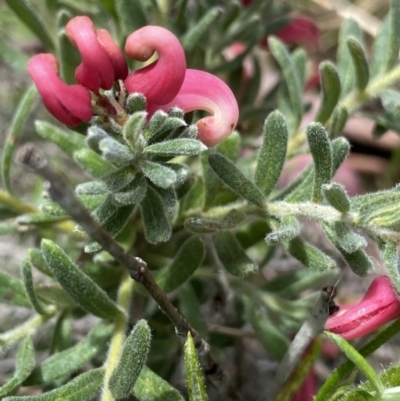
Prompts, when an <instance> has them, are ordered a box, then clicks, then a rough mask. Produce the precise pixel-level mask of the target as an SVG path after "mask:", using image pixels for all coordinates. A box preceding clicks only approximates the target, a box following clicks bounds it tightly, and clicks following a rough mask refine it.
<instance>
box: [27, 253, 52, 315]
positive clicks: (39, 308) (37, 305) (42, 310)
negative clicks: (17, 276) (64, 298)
mask: <svg viewBox="0 0 400 401" xmlns="http://www.w3.org/2000/svg"><path fill="white" fill-rule="evenodd" d="M22 279H23V281H24V285H25V290H26V293H27V294H28V297H29V299H30V301H31V304H32V306H33V309H35V311H36V312H37V313H38V314H39V315H45V314H46V313H47V312H46V307H45V306H44V305H42V304H41V302H40V301H39V300H38V298H37V296H36V291H35V288H34V287H33V277H32V266H31V262H30V260H29V259H28V258H26V259H24V260H23V261H22Z"/></svg>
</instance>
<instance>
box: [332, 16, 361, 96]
mask: <svg viewBox="0 0 400 401" xmlns="http://www.w3.org/2000/svg"><path fill="white" fill-rule="evenodd" d="M349 37H354V38H355V39H358V40H359V41H360V43H362V31H361V28H360V27H359V25H358V24H357V22H356V21H355V20H353V19H346V20H344V22H343V24H342V27H341V28H340V32H339V47H338V54H337V59H338V72H339V76H340V82H341V83H342V90H341V98H343V97H344V96H346V95H347V94H349V92H351V91H352V90H353V89H354V86H355V84H356V74H355V69H354V65H353V63H352V59H351V54H350V51H349V48H348V46H347V39H348V38H349Z"/></svg>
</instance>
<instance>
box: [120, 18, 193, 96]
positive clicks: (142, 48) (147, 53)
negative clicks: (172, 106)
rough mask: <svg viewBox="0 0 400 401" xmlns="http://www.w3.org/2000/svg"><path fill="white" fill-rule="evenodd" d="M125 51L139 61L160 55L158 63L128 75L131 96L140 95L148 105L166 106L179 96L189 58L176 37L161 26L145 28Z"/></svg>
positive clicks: (155, 62) (130, 42)
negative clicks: (155, 54) (138, 93)
mask: <svg viewBox="0 0 400 401" xmlns="http://www.w3.org/2000/svg"><path fill="white" fill-rule="evenodd" d="M125 51H126V54H127V55H128V57H130V58H132V59H133V60H138V61H147V60H149V59H150V57H151V56H153V54H154V53H155V52H157V53H158V59H157V60H156V61H154V62H153V63H151V64H150V65H148V66H146V67H143V68H140V69H139V70H136V71H133V72H131V73H130V74H129V76H128V78H127V79H126V80H125V87H126V89H127V91H128V92H129V93H133V92H140V93H142V94H143V95H144V96H146V99H147V102H148V103H157V104H166V103H168V102H170V101H171V100H172V99H173V98H174V97H175V96H176V95H177V94H178V92H179V89H180V88H181V86H182V83H183V80H184V79H185V71H186V58H185V52H184V51H183V48H182V46H181V44H180V43H179V40H178V38H177V37H176V36H175V35H174V34H172V33H171V32H170V31H168V30H167V29H165V28H161V27H159V26H145V27H143V28H141V29H138V30H137V31H135V32H133V33H131V34H130V35H129V36H128V38H127V39H126V44H125Z"/></svg>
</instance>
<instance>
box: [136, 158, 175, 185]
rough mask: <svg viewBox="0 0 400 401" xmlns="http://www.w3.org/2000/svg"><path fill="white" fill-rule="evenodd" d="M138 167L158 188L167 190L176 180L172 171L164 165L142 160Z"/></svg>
mask: <svg viewBox="0 0 400 401" xmlns="http://www.w3.org/2000/svg"><path fill="white" fill-rule="evenodd" d="M140 166H141V168H142V171H143V173H144V175H145V176H146V177H147V178H148V179H149V180H150V181H151V182H152V183H153V184H154V185H157V186H158V187H161V188H168V187H170V186H171V185H173V184H175V183H176V181H177V179H178V177H177V176H176V174H175V172H174V170H172V169H170V168H168V167H167V166H166V165H162V164H159V163H154V162H151V161H148V160H144V161H143V162H142V163H141V165H140Z"/></svg>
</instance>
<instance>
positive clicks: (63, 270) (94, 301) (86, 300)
mask: <svg viewBox="0 0 400 401" xmlns="http://www.w3.org/2000/svg"><path fill="white" fill-rule="evenodd" d="M41 250H42V252H43V256H44V258H45V260H46V262H47V264H48V265H49V267H50V269H51V271H52V273H53V275H54V276H55V277H56V278H57V280H58V282H59V283H60V284H61V285H62V287H63V288H64V289H65V291H66V292H67V293H68V294H69V295H70V296H71V298H72V299H73V300H74V301H75V302H76V303H77V304H78V305H80V306H81V307H82V308H83V309H85V310H87V311H88V312H90V313H93V314H94V315H95V316H99V317H102V318H106V319H115V318H116V317H118V316H119V315H120V314H121V313H122V312H121V310H120V309H119V308H118V307H117V305H116V304H115V303H114V302H113V301H112V300H111V299H110V298H109V297H108V295H107V294H106V293H105V292H104V291H103V290H102V289H101V288H100V287H98V286H97V284H96V283H95V282H94V281H92V280H91V279H90V278H89V277H88V276H87V275H86V274H85V273H83V272H82V271H81V270H80V269H79V268H78V267H77V266H76V265H75V264H74V263H73V262H72V260H71V259H70V258H69V257H68V256H67V255H66V254H65V253H64V251H63V250H62V249H61V248H60V247H59V246H58V245H56V244H55V243H54V242H52V241H50V240H47V239H43V240H42V243H41Z"/></svg>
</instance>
